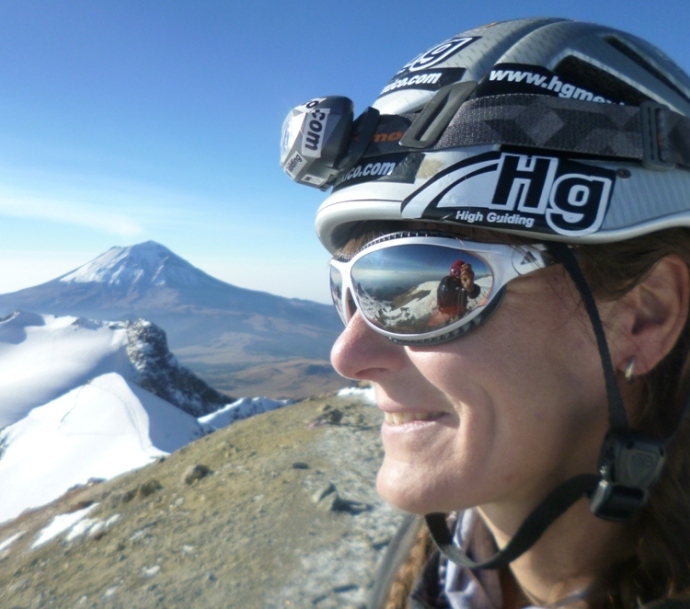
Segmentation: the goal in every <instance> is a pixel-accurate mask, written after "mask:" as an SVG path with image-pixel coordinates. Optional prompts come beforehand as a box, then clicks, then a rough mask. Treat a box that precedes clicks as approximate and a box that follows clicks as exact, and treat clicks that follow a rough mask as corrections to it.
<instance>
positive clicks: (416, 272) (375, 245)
mask: <svg viewBox="0 0 690 609" xmlns="http://www.w3.org/2000/svg"><path fill="white" fill-rule="evenodd" d="M550 264H553V260H552V258H551V256H550V255H549V253H548V252H547V251H546V247H545V246H544V245H542V244H534V245H506V244H502V243H474V242H470V241H464V240H461V239H458V238H456V237H452V236H448V235H443V236H441V235H430V234H428V233H425V234H417V233H409V232H408V233H395V234H392V235H386V236H384V237H380V238H378V239H375V240H374V241H371V242H370V243H368V244H367V245H366V246H365V247H364V248H363V249H362V250H361V251H360V252H359V253H357V255H355V256H354V257H353V258H352V259H351V260H349V261H343V260H337V259H335V258H333V259H332V260H331V263H330V280H331V296H332V297H333V303H334V304H335V307H336V309H337V310H338V314H339V315H340V318H341V319H342V321H343V323H344V324H345V325H347V323H348V322H349V320H350V318H351V317H352V316H353V315H354V314H355V312H356V311H357V310H359V312H360V314H361V315H362V317H363V318H364V320H365V321H366V323H367V324H368V325H369V326H370V327H371V328H372V329H373V330H375V331H376V332H378V333H379V334H382V335H383V336H386V337H387V338H389V339H391V340H392V341H393V342H396V343H400V344H403V345H423V344H436V343H440V342H444V341H448V340H452V339H454V338H456V337H458V336H461V335H463V334H465V333H467V332H468V331H470V330H472V329H474V328H476V327H478V326H480V325H481V324H482V323H483V322H484V321H486V319H487V318H488V317H489V315H491V313H492V312H493V311H494V310H495V309H496V307H497V306H498V304H499V303H500V301H501V298H502V296H503V294H504V292H505V287H506V285H507V284H508V282H509V281H511V280H513V279H515V278H517V277H521V276H523V275H526V274H528V273H532V272H533V271H536V270H538V269H542V268H544V267H546V266H548V265H550Z"/></svg>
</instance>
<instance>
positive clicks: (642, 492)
mask: <svg viewBox="0 0 690 609" xmlns="http://www.w3.org/2000/svg"><path fill="white" fill-rule="evenodd" d="M547 248H548V250H549V252H550V253H551V255H552V256H553V257H554V258H555V259H556V260H557V261H558V262H560V263H561V264H562V265H563V267H564V268H565V270H566V271H567V272H568V274H569V275H570V278H571V279H572V281H573V283H574V284H575V286H576V287H577V289H578V291H579V293H580V296H581V298H582V301H583V303H584V305H585V308H586V310H587V314H588V315H589V319H590V321H591V323H592V328H593V330H594V335H595V337H596V341H597V346H598V348H599V354H600V356H601V363H602V367H603V370H604V379H605V383H606V393H607V397H608V409H609V431H608V433H607V434H606V437H605V438H604V442H603V445H602V448H601V453H600V455H599V464H598V472H599V473H598V474H581V475H579V476H575V477H573V478H570V479H569V480H566V481H565V482H563V483H562V484H561V485H560V486H558V487H557V488H555V489H554V490H553V491H551V493H549V494H548V495H547V496H546V498H545V499H544V500H543V501H542V502H541V503H540V504H539V505H538V506H537V507H536V508H535V509H534V510H533V511H532V512H531V513H530V515H529V516H528V517H527V518H526V520H525V521H524V522H523V523H522V525H520V528H519V529H518V530H517V532H516V533H515V535H514V536H513V538H512V539H511V540H510V542H508V544H507V545H506V546H505V547H504V548H503V549H502V550H500V551H499V552H497V553H496V554H494V555H493V556H492V557H490V558H489V559H488V560H485V561H482V562H475V561H474V560H472V559H471V558H470V557H469V556H467V554H465V553H464V552H463V551H462V550H461V549H460V548H458V547H456V546H455V545H453V534H452V533H451V531H450V530H449V528H448V526H447V524H446V515H445V514H442V513H434V514H427V515H426V516H425V519H426V523H427V526H428V528H429V532H430V533H431V537H432V539H433V540H434V543H435V544H436V545H437V546H438V549H439V550H440V551H441V553H442V554H444V555H445V556H446V557H447V558H448V559H449V560H451V561H452V562H454V563H456V564H458V565H460V566H464V567H469V568H471V569H498V568H501V567H503V566H505V565H507V564H508V563H510V562H511V561H513V560H515V559H516V558H517V557H518V556H520V555H521V554H523V553H524V552H526V551H527V550H528V549H529V548H531V547H532V546H533V545H534V544H535V543H536V542H537V540H538V539H539V538H540V537H541V535H542V534H543V533H544V531H545V530H546V529H547V528H548V526H549V525H550V524H551V523H552V522H553V521H554V520H556V519H557V518H558V517H559V516H560V515H561V514H563V513H564V512H565V511H566V510H567V509H568V508H570V507H571V506H572V505H573V504H574V503H575V502H576V501H578V500H580V499H581V498H582V497H587V498H588V499H589V500H590V509H591V511H592V513H593V514H594V515H595V516H597V517H599V518H603V519H605V520H612V521H615V522H625V521H626V520H628V519H629V518H630V517H631V516H632V514H633V513H634V512H635V511H636V510H637V509H639V508H640V507H642V505H644V503H645V501H646V500H647V495H648V492H649V489H650V488H651V487H652V486H653V485H654V484H655V483H656V481H657V480H658V479H659V476H660V474H661V470H662V468H663V464H664V459H665V444H666V443H665V442H663V441H659V440H655V439H652V438H648V437H645V436H643V435H642V434H639V433H637V432H635V431H633V430H632V429H630V425H629V423H628V417H627V415H626V412H625V408H624V406H623V399H622V398H621V395H620V391H619V390H618V383H617V382H616V374H615V370H614V368H613V363H612V362H611V354H610V352H609V348H608V344H607V343H606V335H605V333H604V327H603V324H602V322H601V317H600V316H599V311H598V309H597V306H596V302H595V300H594V296H593V295H592V291H591V290H590V289H589V286H588V285H587V281H586V280H585V277H584V275H583V274H582V270H581V269H580V265H579V264H578V262H577V259H576V258H575V254H574V253H573V251H572V249H571V248H570V247H568V246H567V245H566V244H564V243H557V242H552V243H549V244H548V245H547Z"/></svg>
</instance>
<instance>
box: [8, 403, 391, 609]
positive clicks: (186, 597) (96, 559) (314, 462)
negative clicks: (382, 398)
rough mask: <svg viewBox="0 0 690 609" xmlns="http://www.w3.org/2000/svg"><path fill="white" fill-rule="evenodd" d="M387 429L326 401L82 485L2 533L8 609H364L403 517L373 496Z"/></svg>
mask: <svg viewBox="0 0 690 609" xmlns="http://www.w3.org/2000/svg"><path fill="white" fill-rule="evenodd" d="M379 424H380V414H379V412H378V410H377V409H376V408H374V407H373V406H372V405H371V403H370V402H368V401H367V400H366V399H363V398H362V397H361V396H359V395H357V394H353V395H349V396H348V395H345V396H341V397H338V396H336V395H334V394H330V395H323V396H320V397H316V398H311V399H308V400H305V401H302V402H299V403H297V404H293V405H290V406H286V407H284V408H282V409H280V410H276V411H271V412H268V413H265V414H261V415H257V416H255V417H252V418H251V419H247V420H244V421H239V422H237V423H234V424H233V425H231V426H229V427H227V428H224V429H221V430H219V431H216V432H214V433H212V434H210V435H208V436H205V437H203V438H201V439H199V440H197V441H195V442H193V443H192V444H189V445H187V446H186V447H184V448H182V449H180V450H179V451H177V452H175V453H173V454H172V455H170V456H169V457H167V458H165V459H162V460H160V461H158V462H157V463H155V464H153V465H150V466H148V467H145V468H142V469H140V470H138V471H134V472H130V473H128V474H126V475H123V476H120V477H119V478H116V479H113V480H110V481H108V482H97V481H93V483H91V484H89V485H87V486H85V487H79V488H75V489H72V490H71V491H70V492H69V493H67V494H66V495H65V496H64V497H62V498H61V499H59V500H57V501H55V502H54V503H52V504H50V505H48V506H45V507H43V508H41V509H38V510H34V511H31V512H26V513H24V514H22V515H21V516H20V517H18V518H17V519H15V520H13V521H10V522H8V523H5V524H4V525H2V526H0V606H2V607H6V608H8V609H29V608H38V607H41V608H43V607H46V608H48V607H60V608H75V609H76V608H96V607H108V608H113V609H115V608H122V609H124V608H127V609H131V608H139V607H141V608H144V607H166V608H168V607H185V608H187V607H195V608H197V607H198V608H205V607H208V608H211V607H213V608H217V607H229V608H234V607H237V608H240V607H241V608H243V609H253V608H256V609H274V608H276V609H277V608H279V607H280V608H284V607H300V608H302V607H315V608H319V609H330V608H337V607H346V608H350V609H355V608H357V609H361V608H363V607H364V600H365V597H366V594H367V591H368V589H369V588H370V586H371V585H372V577H373V573H374V570H375V566H376V563H377V561H378V560H379V559H380V556H381V554H382V553H383V551H384V549H385V547H386V546H387V544H388V542H389V540H390V538H391V536H392V534H393V532H394V530H395V528H396V526H397V524H398V522H399V521H400V519H401V517H402V515H401V514H400V513H399V512H397V511H396V510H394V509H392V508H391V507H390V506H387V505H386V504H385V503H384V502H383V501H382V500H381V499H380V498H379V497H378V496H377V494H376V491H375V488H374V479H375V474H376V471H377V469H378V466H379V464H380V460H381V456H382V453H381V447H380V440H379V432H378V428H379ZM56 517H57V520H56ZM69 518H72V519H74V520H75V522H72V523H70V522H69V520H68V519H69ZM61 522H62V523H63V529H64V530H63V531H62V532H60V533H56V530H57V529H56V528H55V527H56V526H57V524H59V523H61ZM51 524H52V527H53V528H52V529H51V528H47V527H49V525H51Z"/></svg>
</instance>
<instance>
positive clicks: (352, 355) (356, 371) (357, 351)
mask: <svg viewBox="0 0 690 609" xmlns="http://www.w3.org/2000/svg"><path fill="white" fill-rule="evenodd" d="M404 360H405V348H404V347H402V346H400V345H396V344H395V343H392V342H391V341H389V340H388V339H387V338H386V337H385V336H382V335H381V334H378V333H377V332H375V331H374V330H372V329H371V328H370V327H369V326H368V325H367V323H366V322H365V321H364V319H363V318H362V315H361V314H360V313H359V311H356V312H355V314H354V315H353V316H352V317H351V318H350V321H349V322H348V324H347V326H346V327H345V329H344V330H343V332H342V333H341V334H340V336H339V337H338V340H336V341H335V344H334V345H333V348H332V349H331V363H332V364H333V367H334V368H335V370H336V372H338V374H340V375H341V376H344V377H345V378H349V379H353V380H357V381H365V380H366V381H374V382H376V381H377V380H378V379H379V378H381V377H382V375H385V374H387V373H388V372H392V371H396V370H399V369H400V368H401V367H402V366H403V365H404Z"/></svg>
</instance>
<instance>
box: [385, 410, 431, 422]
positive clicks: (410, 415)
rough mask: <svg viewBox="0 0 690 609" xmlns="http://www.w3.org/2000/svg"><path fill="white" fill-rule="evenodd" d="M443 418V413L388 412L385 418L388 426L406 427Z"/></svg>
mask: <svg viewBox="0 0 690 609" xmlns="http://www.w3.org/2000/svg"><path fill="white" fill-rule="evenodd" d="M442 416H443V413H442V412H387V411H384V413H383V418H384V421H385V422H386V424H387V425H393V426H395V425H405V424H406V423H414V422H415V421H435V420H436V419H438V418H440V417H442Z"/></svg>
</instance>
